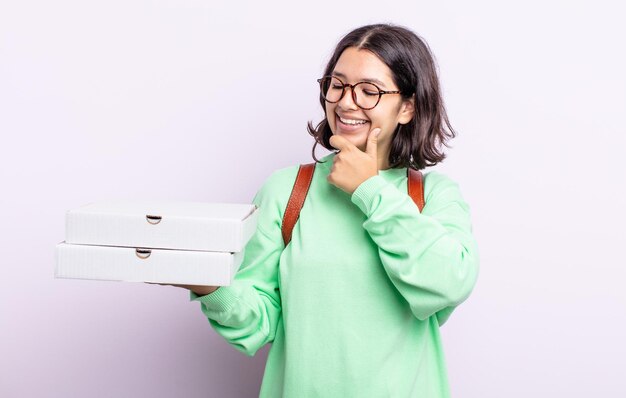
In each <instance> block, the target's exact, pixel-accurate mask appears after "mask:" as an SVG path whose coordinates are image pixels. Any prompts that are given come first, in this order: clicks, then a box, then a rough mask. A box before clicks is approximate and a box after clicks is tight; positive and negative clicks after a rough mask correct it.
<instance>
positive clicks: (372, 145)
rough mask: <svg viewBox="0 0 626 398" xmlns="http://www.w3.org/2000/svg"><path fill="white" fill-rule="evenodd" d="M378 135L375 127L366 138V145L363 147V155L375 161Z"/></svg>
mask: <svg viewBox="0 0 626 398" xmlns="http://www.w3.org/2000/svg"><path fill="white" fill-rule="evenodd" d="M379 134H380V128H378V127H376V128H375V129H373V130H372V131H370V133H369V135H368V136H367V145H366V146H365V153H367V154H368V155H370V156H372V157H374V159H376V151H377V149H378V135H379Z"/></svg>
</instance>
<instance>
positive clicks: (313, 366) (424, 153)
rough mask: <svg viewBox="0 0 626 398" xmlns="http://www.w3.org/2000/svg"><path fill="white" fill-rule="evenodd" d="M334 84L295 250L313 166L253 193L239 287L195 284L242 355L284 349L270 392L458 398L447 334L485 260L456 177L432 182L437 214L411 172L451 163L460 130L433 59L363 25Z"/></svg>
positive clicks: (338, 61) (341, 59)
mask: <svg viewBox="0 0 626 398" xmlns="http://www.w3.org/2000/svg"><path fill="white" fill-rule="evenodd" d="M319 82H320V88H321V92H320V102H321V104H322V107H323V109H324V111H325V118H324V120H322V122H321V123H319V124H318V125H317V126H316V127H313V125H312V124H311V123H309V133H310V134H311V135H312V136H314V138H315V141H316V142H315V145H317V144H318V143H319V144H321V145H322V146H324V147H325V148H327V149H329V150H332V151H333V152H332V153H330V154H329V155H327V156H325V157H324V158H323V159H322V160H321V162H318V163H317V164H316V167H315V171H314V175H313V180H312V183H311V186H310V188H309V191H308V194H307V196H306V201H305V202H304V205H303V207H302V210H301V212H300V217H299V219H298V221H297V223H296V225H295V227H294V229H293V233H292V239H291V241H290V242H289V243H288V244H287V245H286V246H285V245H284V243H283V238H282V235H281V225H282V220H283V215H284V212H285V208H286V205H287V201H288V199H289V196H290V194H291V190H292V188H293V185H294V180H295V178H296V174H297V172H298V166H292V167H287V168H283V169H280V170H277V171H275V172H274V173H273V174H272V175H271V176H270V177H269V178H268V179H267V180H266V181H265V183H264V185H263V186H262V188H261V189H260V190H259V192H258V193H257V195H256V196H255V197H254V199H253V202H254V203H255V204H256V205H257V206H258V207H259V212H260V213H259V219H258V227H257V231H256V233H255V235H254V236H253V237H252V239H251V240H250V241H249V243H248V244H247V246H246V248H245V254H244V259H243V262H242V265H241V268H240V269H239V271H238V273H237V275H236V276H235V280H234V282H233V284H232V285H231V286H225V287H219V288H216V287H208V286H183V287H186V288H188V289H190V290H191V298H192V300H197V301H199V302H200V303H201V308H202V311H203V312H204V314H205V315H206V317H207V318H208V320H209V322H210V323H211V325H212V326H213V328H214V329H215V330H216V331H217V333H219V334H220V335H222V336H223V337H224V338H225V339H226V340H227V341H228V342H229V343H230V344H232V345H233V346H234V347H235V348H237V349H238V350H240V351H241V352H243V353H245V354H247V355H250V356H252V355H254V354H255V353H256V352H257V350H259V349H260V348H261V347H262V346H264V345H265V344H267V343H273V344H272V347H271V350H270V352H269V357H268V360H267V366H266V369H265V374H264V377H263V383H262V386H261V392H260V395H261V396H262V397H271V398H275V397H294V398H305V397H325V398H326V397H341V398H346V397H428V398H438V397H448V396H449V388H448V380H447V374H446V366H445V360H444V353H443V349H442V344H441V338H440V334H439V327H440V326H441V325H442V324H443V323H444V322H445V321H446V319H447V318H448V317H449V316H450V314H451V312H452V311H453V310H454V308H455V307H457V306H458V305H459V304H460V303H461V302H463V301H464V300H465V299H466V298H467V297H468V296H469V294H470V292H471V291H472V289H473V287H474V284H475V282H476V278H477V275H478V254H477V248H476V242H475V240H474V238H473V237H472V233H471V225H470V215H469V212H468V205H467V204H466V202H465V201H464V200H463V198H462V197H461V194H460V192H459V188H458V186H457V184H456V183H454V182H453V181H452V180H451V179H449V178H448V177H446V176H444V175H443V174H440V173H437V172H434V171H431V172H428V173H426V174H425V177H424V191H425V194H424V195H425V201H426V205H425V207H424V208H423V211H422V212H420V211H419V209H418V207H417V206H416V205H415V203H414V202H413V200H412V199H411V197H410V196H409V195H408V194H407V168H408V167H410V168H414V169H418V170H419V169H423V168H425V167H426V166H432V165H435V164H437V163H438V162H440V161H442V160H443V159H444V154H443V152H442V151H441V148H442V146H444V145H445V144H446V141H447V140H448V139H449V138H452V137H454V135H455V132H454V130H452V128H451V126H450V123H449V121H448V118H447V115H446V112H445V109H444V106H443V100H442V98H441V92H440V87H439V81H438V77H437V73H436V69H435V64H434V61H433V58H432V55H431V53H430V51H429V48H428V46H427V45H426V44H425V43H424V42H423V41H422V40H421V39H420V38H419V37H418V36H417V35H416V34H414V33H413V32H411V31H409V30H407V29H405V28H402V27H399V26H393V25H369V26H363V27H361V28H358V29H356V30H354V31H352V32H350V33H349V34H348V35H346V36H345V37H344V38H343V39H342V40H341V41H340V42H339V44H338V45H337V48H336V49H335V52H334V54H333V56H332V58H331V59H330V61H329V62H328V65H327V67H326V70H325V71H324V74H323V77H322V78H320V79H319ZM446 128H447V130H446ZM315 145H314V146H313V152H314V151H315ZM313 157H314V158H315V155H314V153H313ZM315 160H316V161H318V159H315Z"/></svg>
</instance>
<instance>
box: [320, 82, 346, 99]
mask: <svg viewBox="0 0 626 398" xmlns="http://www.w3.org/2000/svg"><path fill="white" fill-rule="evenodd" d="M320 89H321V90H322V96H323V97H324V99H325V100H326V101H328V102H337V101H339V100H340V99H341V94H342V93H343V83H342V82H341V80H339V79H337V78H336V77H331V76H326V77H324V78H322V81H321V82H320Z"/></svg>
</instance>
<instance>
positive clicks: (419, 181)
mask: <svg viewBox="0 0 626 398" xmlns="http://www.w3.org/2000/svg"><path fill="white" fill-rule="evenodd" d="M407 184H408V187H407V191H408V193H409V196H411V198H412V199H413V202H415V204H416V205H417V208H418V209H419V210H420V213H421V212H422V209H423V208H424V204H426V201H425V200H424V175H423V174H422V172H421V171H419V170H415V169H412V168H410V167H407Z"/></svg>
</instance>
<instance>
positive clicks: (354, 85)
mask: <svg viewBox="0 0 626 398" xmlns="http://www.w3.org/2000/svg"><path fill="white" fill-rule="evenodd" d="M332 78H335V79H337V80H339V82H340V83H341V86H342V87H341V95H340V96H339V99H338V100H337V101H329V100H328V99H327V98H326V95H325V93H324V86H323V84H322V81H323V80H324V79H332ZM317 82H318V83H319V84H320V93H321V94H322V98H324V101H326V102H329V103H331V104H336V103H337V102H339V101H341V99H342V98H343V96H344V95H345V94H346V87H350V89H351V90H350V91H352V101H353V102H354V104H355V105H356V106H358V107H359V108H361V109H363V110H366V111H367V110H370V109H374V108H375V107H376V105H378V103H379V102H380V99H381V98H382V96H383V95H384V94H401V93H402V91H398V90H396V91H389V90H381V89H380V87H378V86H377V85H375V84H374V83H372V82H358V83H354V84H350V83H344V82H343V80H341V79H340V78H338V77H337V76H332V75H331V76H323V77H320V78H319V79H317ZM365 83H367V84H371V85H372V86H374V87H376V89H377V90H378V99H377V100H376V103H375V104H374V106H372V107H370V108H364V107H362V106H361V105H359V103H358V102H357V101H356V92H355V91H354V88H355V87H356V86H358V85H359V84H365Z"/></svg>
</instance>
